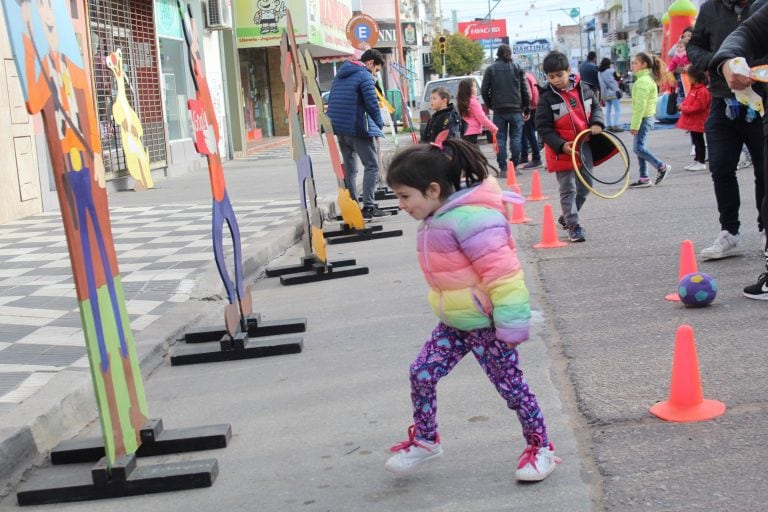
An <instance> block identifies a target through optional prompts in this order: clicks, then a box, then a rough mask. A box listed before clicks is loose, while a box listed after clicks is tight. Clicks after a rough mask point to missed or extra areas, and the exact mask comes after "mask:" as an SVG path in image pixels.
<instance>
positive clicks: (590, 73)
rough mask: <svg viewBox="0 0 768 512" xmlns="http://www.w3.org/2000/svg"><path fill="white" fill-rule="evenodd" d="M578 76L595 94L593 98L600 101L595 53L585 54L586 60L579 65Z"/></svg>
mask: <svg viewBox="0 0 768 512" xmlns="http://www.w3.org/2000/svg"><path fill="white" fill-rule="evenodd" d="M579 76H580V77H581V81H582V82H584V83H585V84H586V85H588V86H589V87H590V88H591V89H592V92H593V93H595V97H596V98H597V99H598V101H599V100H600V77H599V71H598V68H597V53H595V52H589V53H588V54H587V60H585V61H584V62H582V63H581V65H580V66H579Z"/></svg>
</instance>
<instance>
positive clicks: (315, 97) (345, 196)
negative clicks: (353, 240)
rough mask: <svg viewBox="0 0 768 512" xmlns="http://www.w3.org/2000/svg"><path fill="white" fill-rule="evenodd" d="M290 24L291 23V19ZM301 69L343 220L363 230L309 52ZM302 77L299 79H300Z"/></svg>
mask: <svg viewBox="0 0 768 512" xmlns="http://www.w3.org/2000/svg"><path fill="white" fill-rule="evenodd" d="M288 22H289V23H290V22H291V19H290V17H289V18H288ZM298 57H299V59H298V61H299V68H300V70H301V74H302V75H303V76H304V79H305V83H306V87H307V93H308V94H309V95H310V96H311V97H312V101H314V103H315V106H316V107H317V119H318V121H319V123H320V126H321V127H322V130H321V133H322V134H323V135H321V137H323V139H324V141H325V144H326V146H327V147H328V153H329V154H330V157H331V167H333V173H334V174H335V175H336V186H337V187H338V196H337V198H336V201H337V202H338V203H339V210H340V211H341V218H342V220H343V221H344V224H346V225H347V226H349V227H351V228H355V229H362V228H364V227H365V223H364V220H363V213H362V212H361V211H360V205H359V204H357V201H355V200H354V199H352V197H351V196H350V194H349V189H347V186H346V185H345V184H344V177H345V176H346V173H345V172H344V165H343V164H342V162H341V154H340V151H339V146H338V144H337V143H336V136H335V134H334V132H333V124H332V123H331V119H330V118H329V117H328V114H326V113H325V105H323V98H322V94H321V93H320V86H319V85H318V83H317V72H316V70H315V63H314V62H313V60H312V55H311V54H310V53H309V50H304V51H303V52H299V55H298ZM300 78H301V77H299V79H300Z"/></svg>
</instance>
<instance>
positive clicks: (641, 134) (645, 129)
mask: <svg viewBox="0 0 768 512" xmlns="http://www.w3.org/2000/svg"><path fill="white" fill-rule="evenodd" d="M651 128H653V117H644V118H643V121H642V122H641V123H640V128H639V129H638V130H637V134H636V135H635V141H634V143H633V144H632V150H633V151H634V152H635V154H636V155H637V161H638V162H639V163H640V165H639V170H640V177H641V178H643V179H647V178H648V169H647V168H646V162H649V163H650V164H651V165H652V166H654V167H655V168H656V169H661V168H662V167H664V162H662V161H661V160H659V158H658V157H657V156H656V155H654V154H653V153H651V152H650V150H648V148H647V147H645V142H646V141H647V140H648V133H649V132H650V131H651Z"/></svg>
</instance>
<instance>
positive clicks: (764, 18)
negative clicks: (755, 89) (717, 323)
mask: <svg viewBox="0 0 768 512" xmlns="http://www.w3.org/2000/svg"><path fill="white" fill-rule="evenodd" d="M766 3H768V2H763V3H761V4H759V5H757V4H756V5H755V7H759V9H757V10H756V11H755V14H754V15H753V16H751V17H750V18H749V19H748V20H747V21H745V22H744V23H742V25H741V26H740V27H739V28H737V29H736V30H734V31H733V32H732V33H731V34H730V35H729V36H728V37H727V38H726V39H725V40H724V41H723V44H722V45H721V46H720V49H719V50H718V52H717V53H716V54H715V56H714V57H713V58H712V62H711V68H710V69H711V72H712V74H713V75H715V74H717V75H719V76H721V77H723V79H724V80H725V81H726V83H727V85H728V87H730V88H731V89H733V90H735V91H741V90H745V89H747V88H748V87H751V86H752V84H753V80H752V78H751V77H748V76H744V75H741V74H739V73H735V72H733V71H732V70H731V67H730V63H731V61H732V59H734V58H736V57H741V58H743V59H745V60H746V61H747V63H749V62H755V61H757V60H761V59H763V60H764V59H768V39H766V37H765V33H766V31H768V6H766V5H765V4H766ZM763 130H764V131H763V133H764V134H766V135H765V136H764V137H763V148H764V151H765V153H764V154H768V120H766V119H763ZM755 167H757V162H755ZM762 172H763V185H764V187H765V188H764V189H763V202H762V204H761V208H762V213H763V219H766V218H768V162H763V169H762ZM762 242H763V243H762V250H763V256H764V257H765V272H763V273H761V274H760V276H759V277H758V278H757V282H756V283H754V284H751V285H749V286H746V287H745V288H744V296H745V297H747V298H750V299H756V300H768V241H766V238H765V231H763V240H762Z"/></svg>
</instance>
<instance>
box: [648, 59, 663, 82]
mask: <svg viewBox="0 0 768 512" xmlns="http://www.w3.org/2000/svg"><path fill="white" fill-rule="evenodd" d="M650 67H651V74H652V75H653V79H654V81H655V82H656V83H657V84H658V83H659V82H661V78H662V74H661V73H662V71H661V59H659V58H658V57H657V56H655V55H651V66H650Z"/></svg>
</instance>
